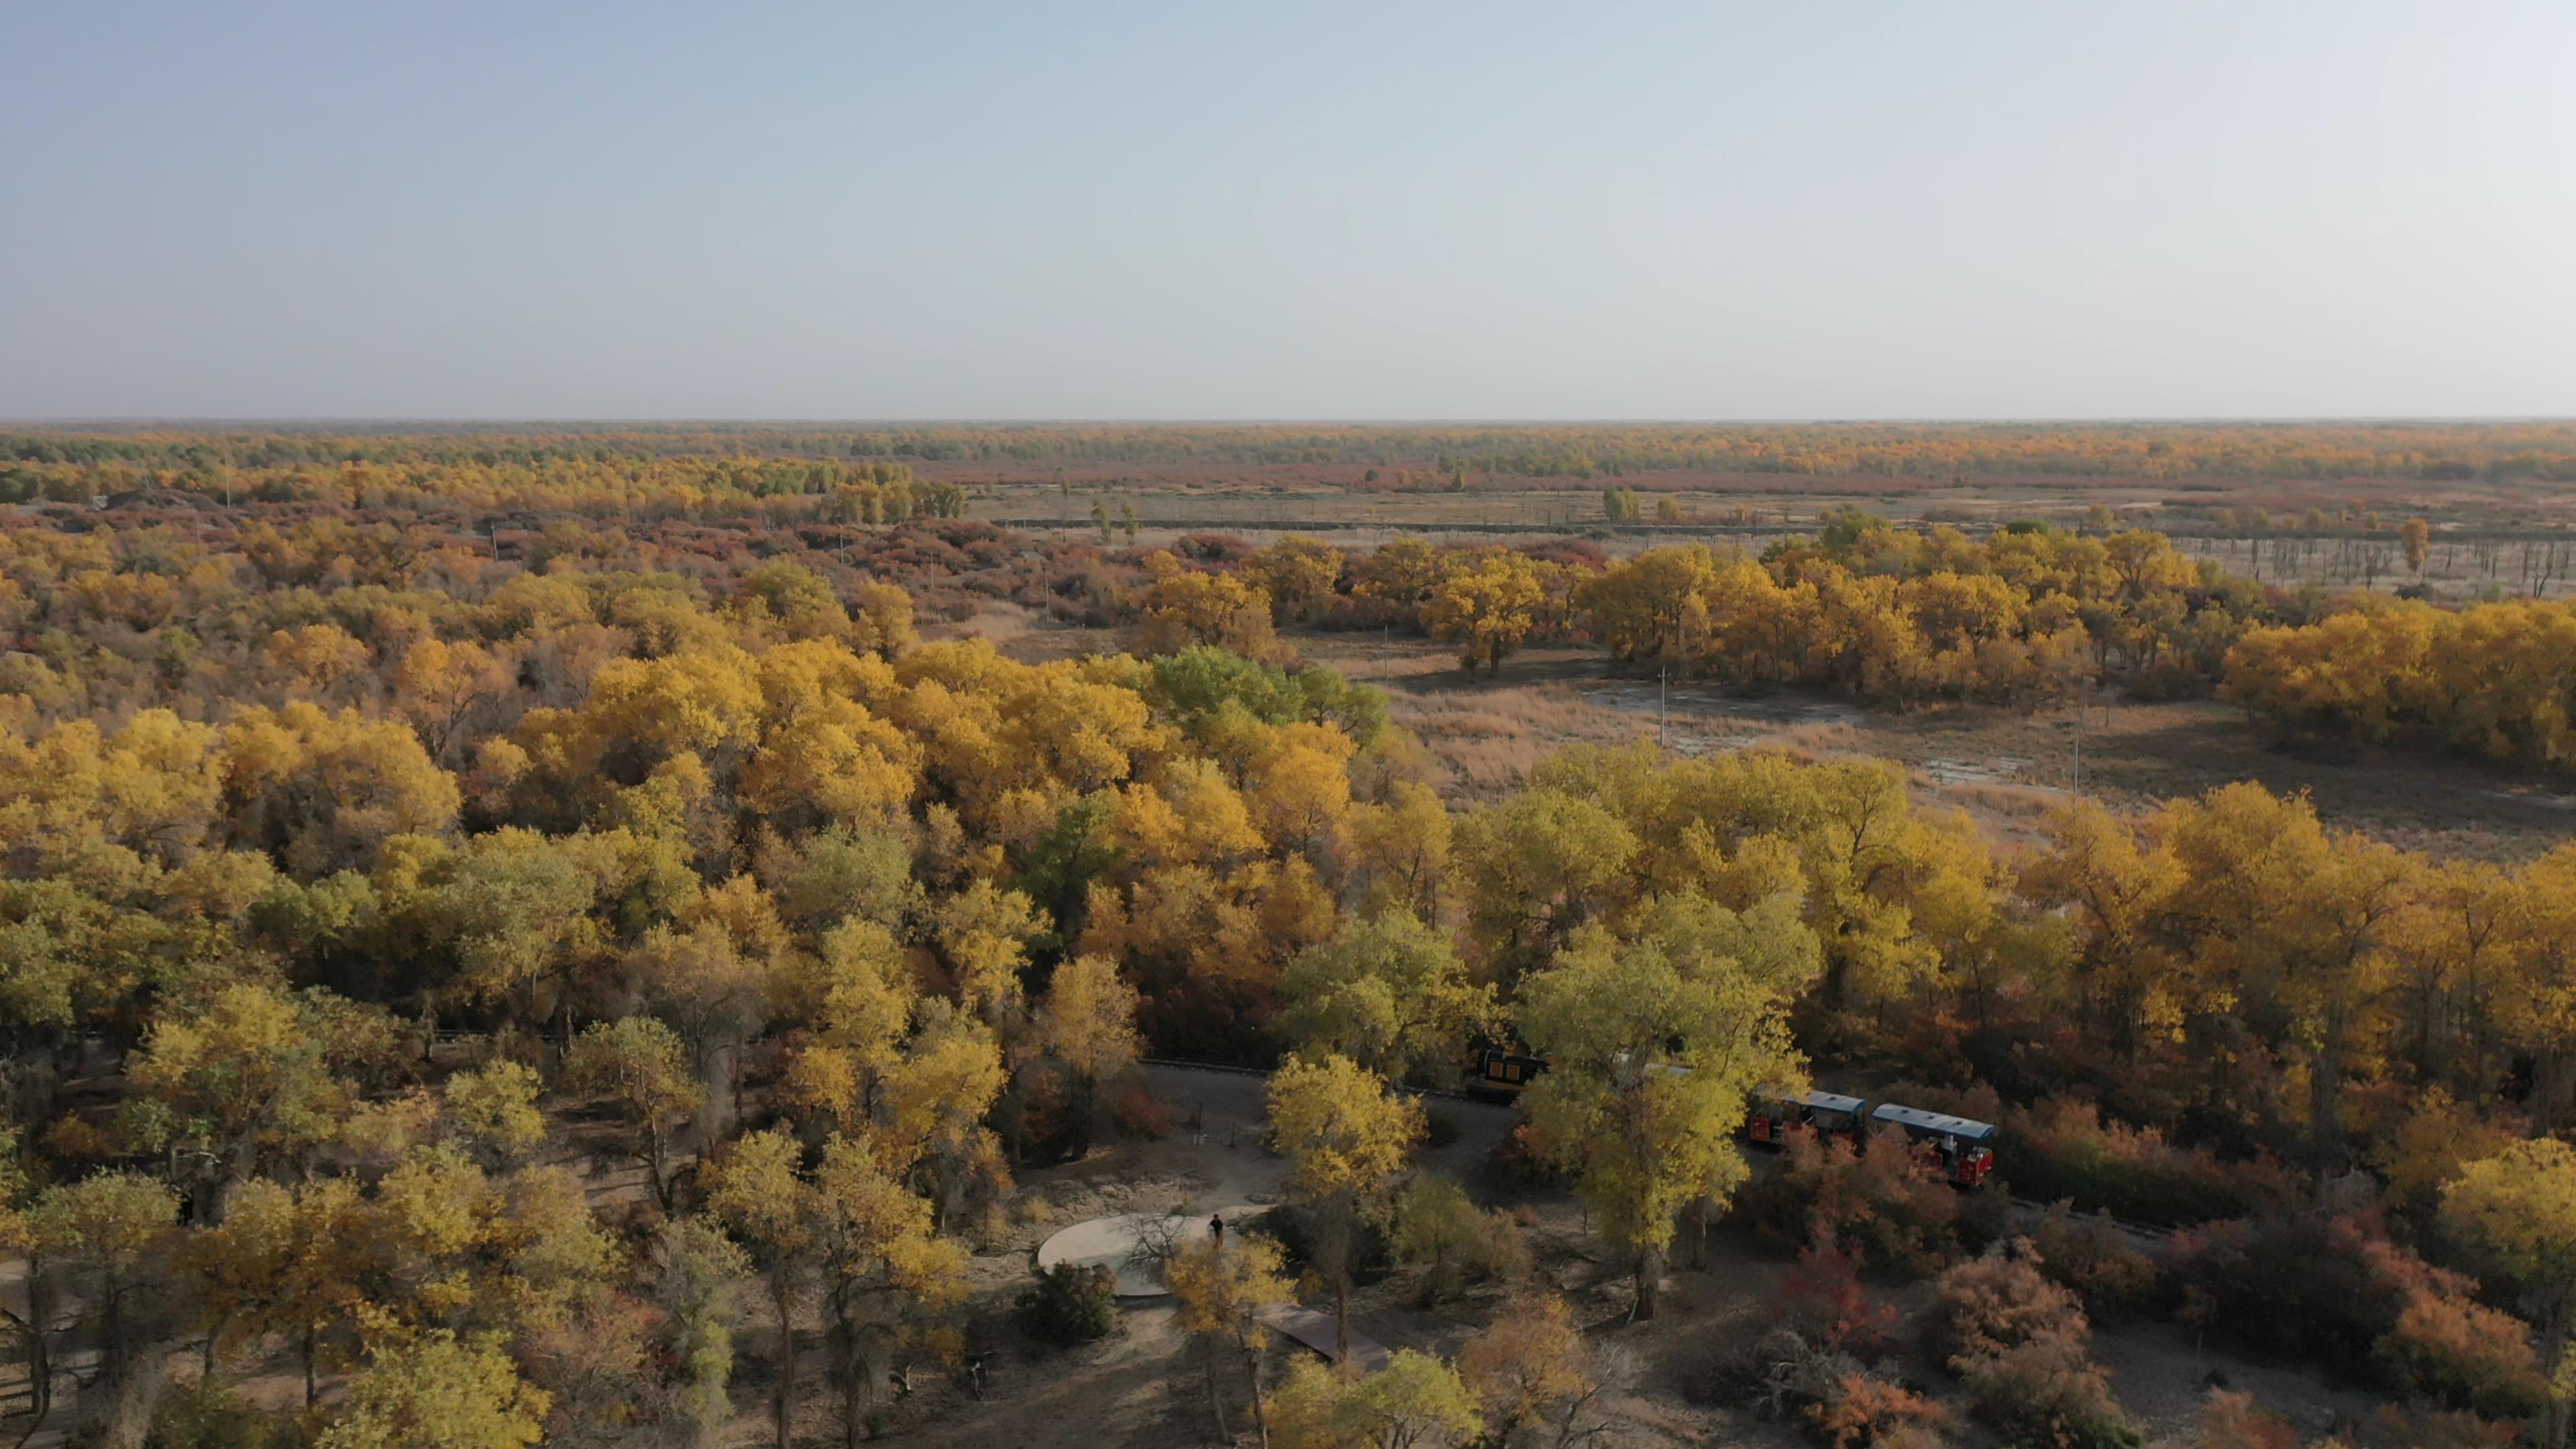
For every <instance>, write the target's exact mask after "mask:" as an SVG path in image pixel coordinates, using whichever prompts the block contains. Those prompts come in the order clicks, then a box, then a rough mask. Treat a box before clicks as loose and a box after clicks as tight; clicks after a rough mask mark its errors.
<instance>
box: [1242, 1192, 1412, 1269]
mask: <svg viewBox="0 0 2576 1449" xmlns="http://www.w3.org/2000/svg"><path fill="white" fill-rule="evenodd" d="M1244 1226H1245V1227H1246V1228H1248V1229H1249V1230H1250V1231H1252V1232H1256V1233H1263V1234H1267V1235H1268V1236H1270V1237H1271V1238H1274V1239H1276V1240H1277V1241H1278V1243H1279V1249H1280V1251H1281V1252H1282V1253H1284V1254H1285V1255H1286V1256H1287V1259H1288V1265H1289V1266H1290V1267H1293V1268H1297V1269H1300V1270H1302V1269H1305V1268H1309V1267H1312V1266H1313V1265H1314V1263H1315V1254H1316V1251H1317V1248H1318V1247H1319V1245H1320V1242H1321V1228H1322V1225H1321V1224H1319V1223H1317V1222H1316V1220H1315V1215H1314V1214H1313V1213H1312V1212H1310V1211H1308V1210H1307V1209H1305V1208H1304V1207H1301V1206H1299V1205H1298V1204H1296V1203H1282V1204H1280V1205H1279V1206H1277V1207H1275V1208H1272V1209H1270V1210H1269V1211H1268V1212H1265V1213H1263V1214H1261V1215H1260V1216H1259V1217H1255V1218H1250V1219H1247V1220H1246V1221H1245V1224H1244ZM1393 1229H1394V1224H1393V1223H1392V1222H1390V1221H1389V1220H1388V1219H1387V1218H1385V1217H1384V1216H1381V1215H1380V1214H1378V1213H1375V1212H1363V1213H1361V1214H1360V1216H1359V1219H1358V1221H1357V1222H1355V1223H1353V1224H1352V1226H1351V1265H1350V1267H1351V1281H1352V1282H1354V1283H1376V1282H1380V1281H1382V1280H1384V1279H1385V1277H1386V1275H1387V1274H1388V1273H1389V1272H1391V1271H1393V1270H1394V1267H1395V1242H1394V1231H1393ZM1226 1231H1228V1232H1232V1231H1234V1229H1233V1228H1232V1227H1228V1228H1227V1229H1226Z"/></svg>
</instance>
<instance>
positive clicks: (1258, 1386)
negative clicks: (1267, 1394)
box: [1243, 1344, 1270, 1449]
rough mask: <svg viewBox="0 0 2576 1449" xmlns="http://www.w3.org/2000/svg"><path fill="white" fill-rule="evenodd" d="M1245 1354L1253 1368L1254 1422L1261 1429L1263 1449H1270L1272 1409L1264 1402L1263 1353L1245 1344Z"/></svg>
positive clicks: (1255, 1426) (1254, 1425)
mask: <svg viewBox="0 0 2576 1449" xmlns="http://www.w3.org/2000/svg"><path fill="white" fill-rule="evenodd" d="M1243 1356H1244V1358H1245V1359H1246V1360H1248V1361H1249V1367H1250V1368H1251V1370H1252V1424H1253V1427H1254V1428H1256V1429H1258V1430H1260V1431H1261V1449H1270V1409H1269V1407H1268V1406H1267V1405H1265V1404H1263V1403H1262V1401H1261V1400H1262V1392H1261V1390H1262V1387H1263V1386H1262V1382H1261V1353H1260V1351H1259V1350H1258V1349H1255V1348H1253V1347H1252V1346H1251V1345H1249V1344H1246V1345H1245V1346H1244V1352H1243Z"/></svg>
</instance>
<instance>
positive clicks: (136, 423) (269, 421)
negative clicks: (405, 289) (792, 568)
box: [0, 413, 2576, 431]
mask: <svg viewBox="0 0 2576 1449" xmlns="http://www.w3.org/2000/svg"><path fill="white" fill-rule="evenodd" d="M2408 423H2411V424H2422V425H2433V426H2470V425H2476V424H2492V423H2576V413H2315V414H2276V413H2242V414H2230V413H2172V414H2151V413H2139V414H2128V415H2122V414H2110V413H2101V414H2065V415H2062V416H2043V415H2030V416H2013V415H2009V414H1996V415H1987V416H1958V417H1903V416H1886V417H1862V416H1850V417H1829V416H1820V417H1741V418H1721V417H1709V418H1673V417H1527V418H1495V417H1454V418H1442V417H1384V418H1366V417H1204V418H1192V417H1161V418H1156V417H1036V416H1029V417H1000V416H996V417H972V416H959V417H885V418H867V417H849V418H823V417H712V416H710V417H684V416H673V417H657V418H645V417H569V416H566V417H538V416H530V417H464V416H457V417H440V416H426V415H422V416H402V415H391V414H388V415H365V414H345V415H343V414H327V413H325V414H303V415H278V416H273V417H248V416H234V417H225V416H187V415H179V414H170V415H153V414H130V415H121V416H119V415H102V416H96V417H81V416H59V417H0V427H8V428H48V429H101V430H111V429H112V430H134V429H147V428H171V427H187V428H208V429H250V428H286V429H312V428H324V427H339V428H354V427H391V428H547V429H557V430H564V431H571V430H577V429H584V428H688V427H713V428H894V427H900V428H954V427H983V428H1058V427H1128V428H1229V427H1231V428H1250V427H1282V426H1294V427H1345V428H1468V427H1474V428H1568V427H1631V428H1751V427H1773V428H1779V427H2108V426H2158V427H2182V426H2191V425H2205V424H2232V425H2238V426H2247V425H2254V426H2276V427H2315V426H2327V425H2338V426H2352V425H2366V426H2387V425H2392V424H2408Z"/></svg>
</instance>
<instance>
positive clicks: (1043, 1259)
mask: <svg viewBox="0 0 2576 1449" xmlns="http://www.w3.org/2000/svg"><path fill="white" fill-rule="evenodd" d="M1264 1211H1267V1209H1264V1208H1259V1207H1255V1206H1253V1205H1252V1204H1250V1203H1235V1204H1233V1205H1231V1206H1228V1207H1221V1208H1218V1209H1216V1211H1215V1213H1214V1214H1213V1216H1217V1217H1222V1218H1224V1219H1225V1220H1226V1221H1227V1222H1229V1223H1231V1222H1233V1221H1234V1220H1235V1219H1236V1218H1239V1217H1251V1216H1253V1215H1255V1214H1258V1213H1261V1212H1264ZM1210 1216H1211V1214H1207V1213H1186V1214H1178V1213H1176V1214H1172V1215H1169V1216H1166V1215H1164V1214H1162V1213H1122V1214H1120V1215H1119V1216H1117V1217H1114V1218H1093V1219H1092V1220H1091V1221H1089V1222H1087V1223H1075V1224H1074V1225H1073V1226H1072V1227H1069V1228H1066V1229H1065V1230H1063V1231H1062V1232H1059V1233H1057V1234H1056V1235H1055V1236H1054V1237H1051V1238H1049V1239H1047V1240H1046V1241H1045V1242H1044V1243H1042V1244H1040V1245H1039V1246H1038V1266H1039V1267H1041V1268H1052V1267H1054V1266H1055V1265H1057V1264H1058V1263H1105V1264H1107V1265H1108V1266H1109V1267H1110V1268H1111V1269H1113V1270H1114V1271H1115V1272H1116V1273H1117V1274H1118V1296H1119V1297H1121V1298H1159V1297H1161V1296H1162V1295H1163V1294H1165V1293H1167V1292H1169V1291H1171V1290H1169V1289H1167V1288H1165V1287H1164V1286H1163V1272H1162V1267H1161V1265H1160V1264H1158V1263H1155V1262H1153V1261H1151V1260H1150V1259H1148V1258H1145V1257H1143V1256H1141V1255H1139V1254H1138V1253H1137V1251H1136V1249H1137V1246H1138V1245H1139V1244H1141V1243H1143V1242H1145V1241H1146V1240H1147V1239H1148V1238H1156V1239H1160V1240H1164V1241H1169V1242H1171V1243H1174V1244H1179V1243H1189V1242H1197V1241H1199V1240H1200V1239H1203V1238H1205V1237H1206V1236H1207V1235H1208V1218H1209V1217H1210Z"/></svg>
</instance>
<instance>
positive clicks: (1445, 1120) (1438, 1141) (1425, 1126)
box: [1422, 1109, 1458, 1149]
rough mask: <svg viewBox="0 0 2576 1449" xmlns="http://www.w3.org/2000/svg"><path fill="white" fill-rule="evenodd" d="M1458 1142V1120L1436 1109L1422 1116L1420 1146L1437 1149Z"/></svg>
mask: <svg viewBox="0 0 2576 1449" xmlns="http://www.w3.org/2000/svg"><path fill="white" fill-rule="evenodd" d="M1457 1140H1458V1119H1457V1118H1456V1117H1455V1116H1453V1115H1451V1114H1449V1113H1447V1112H1442V1111H1439V1110H1437V1109H1434V1110H1432V1111H1428V1112H1425V1113H1423V1114H1422V1145H1423V1146H1424V1147H1426V1148H1431V1149H1438V1148H1442V1147H1447V1146H1449V1145H1450V1144H1452V1143H1454V1142H1456V1141H1457Z"/></svg>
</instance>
